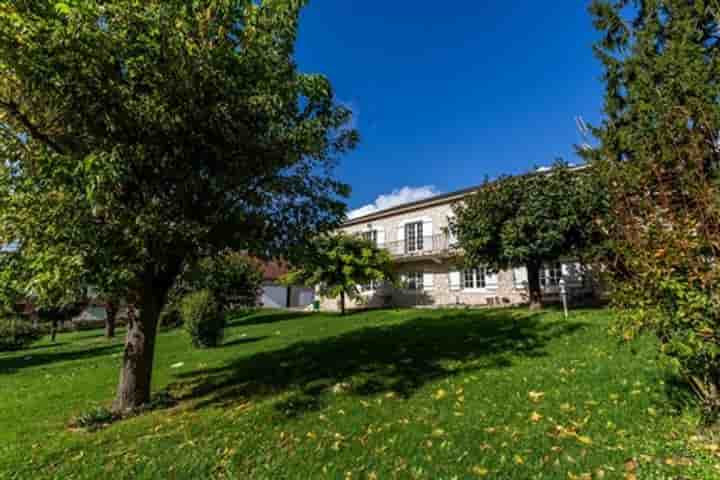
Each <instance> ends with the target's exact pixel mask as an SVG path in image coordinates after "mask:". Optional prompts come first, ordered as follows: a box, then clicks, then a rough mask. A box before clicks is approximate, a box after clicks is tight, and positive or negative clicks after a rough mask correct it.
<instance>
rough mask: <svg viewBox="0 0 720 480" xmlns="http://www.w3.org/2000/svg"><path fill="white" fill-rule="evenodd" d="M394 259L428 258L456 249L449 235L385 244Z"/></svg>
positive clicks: (384, 246) (383, 246)
mask: <svg viewBox="0 0 720 480" xmlns="http://www.w3.org/2000/svg"><path fill="white" fill-rule="evenodd" d="M382 248H385V249H386V250H388V251H389V252H390V255H392V256H393V257H426V256H428V255H438V254H442V253H447V252H449V251H450V250H452V249H453V248H454V247H453V245H452V242H451V241H450V238H449V237H448V235H445V234H440V235H429V236H425V237H420V238H416V239H405V240H400V241H397V242H385V243H384V244H383V245H382Z"/></svg>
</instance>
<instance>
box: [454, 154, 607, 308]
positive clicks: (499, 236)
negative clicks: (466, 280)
mask: <svg viewBox="0 0 720 480" xmlns="http://www.w3.org/2000/svg"><path fill="white" fill-rule="evenodd" d="M605 208H606V200H605V196H604V193H603V190H602V188H601V186H600V184H599V183H598V182H597V181H596V178H595V177H594V175H593V172H592V170H589V169H573V168H570V167H569V166H568V165H567V164H564V163H557V164H556V165H555V166H554V167H553V168H552V170H550V171H548V172H536V173H532V174H528V175H521V176H515V177H502V178H500V179H498V180H496V181H492V182H486V183H485V184H484V185H483V186H482V187H481V188H479V189H478V191H477V192H476V193H474V194H472V195H471V196H469V197H468V198H467V200H466V201H465V202H462V203H459V204H457V205H456V206H455V207H454V211H455V219H454V220H453V222H452V225H451V227H450V228H451V229H452V230H453V231H454V233H455V235H456V236H457V239H458V244H459V246H460V247H461V248H462V250H463V252H464V258H465V263H466V264H467V265H469V266H477V265H485V266H487V267H489V268H491V269H493V270H496V271H499V270H505V269H508V268H515V267H527V268H528V284H529V285H528V286H529V289H530V297H531V298H530V300H531V303H533V304H535V306H538V304H539V302H540V300H541V293H540V285H539V271H540V268H541V266H542V265H543V263H545V262H551V261H556V260H558V259H559V258H560V257H562V256H567V255H580V254H584V253H586V252H587V249H588V248H590V247H592V246H594V245H597V239H598V234H599V232H598V230H597V228H596V227H595V225H596V223H595V221H596V219H597V218H598V216H599V215H600V213H601V212H602V211H603V210H604V209H605Z"/></svg>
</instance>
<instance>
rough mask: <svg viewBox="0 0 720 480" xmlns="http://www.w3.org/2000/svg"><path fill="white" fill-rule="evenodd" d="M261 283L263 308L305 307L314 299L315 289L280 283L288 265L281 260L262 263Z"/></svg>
mask: <svg viewBox="0 0 720 480" xmlns="http://www.w3.org/2000/svg"><path fill="white" fill-rule="evenodd" d="M262 271H263V284H262V293H261V295H260V301H259V303H260V305H261V306H262V307H263V308H305V307H307V306H308V305H310V304H312V303H313V301H314V300H315V290H314V289H312V288H308V287H302V286H290V287H288V286H285V285H283V284H281V283H280V279H281V278H282V277H283V275H285V274H287V273H288V266H287V264H286V263H284V262H281V261H271V262H264V263H263V264H262Z"/></svg>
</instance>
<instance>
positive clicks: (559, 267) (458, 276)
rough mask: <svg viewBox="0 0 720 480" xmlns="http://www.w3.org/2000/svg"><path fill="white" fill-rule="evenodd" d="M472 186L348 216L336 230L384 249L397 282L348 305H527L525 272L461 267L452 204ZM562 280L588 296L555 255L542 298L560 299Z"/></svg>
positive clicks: (576, 271)
mask: <svg viewBox="0 0 720 480" xmlns="http://www.w3.org/2000/svg"><path fill="white" fill-rule="evenodd" d="M476 189H477V187H473V188H469V189H465V190H461V191H457V192H453V193H449V194H445V195H440V196H436V197H433V198H429V199H426V200H421V201H417V202H412V203H407V204H404V205H400V206H396V207H393V208H389V209H386V210H382V211H378V212H374V213H371V214H369V215H365V216H362V217H358V218H353V219H351V220H348V221H347V222H346V223H345V224H344V225H343V226H342V227H341V228H340V231H342V232H344V233H347V234H350V235H360V236H363V237H364V238H366V239H369V240H371V241H373V242H375V243H376V244H377V245H378V246H379V247H381V248H384V249H387V250H388V251H389V252H390V254H391V255H392V257H393V259H394V264H395V267H396V274H397V275H398V277H399V279H400V283H401V286H399V287H395V286H392V285H387V284H381V285H375V284H372V285H365V286H363V287H362V288H361V294H360V297H359V298H357V299H354V300H350V301H348V307H349V308H379V307H391V306H392V307H414V306H438V307H440V306H476V307H477V306H501V305H519V304H523V303H526V301H527V298H528V295H527V270H526V269H525V268H524V267H523V268H516V269H513V270H507V271H502V272H492V271H490V270H488V269H487V268H485V267H483V266H482V265H478V266H477V267H475V268H472V269H468V268H464V267H463V266H462V265H463V262H462V251H461V250H460V249H459V248H457V247H456V245H455V239H454V238H453V236H452V235H451V233H450V232H449V228H448V226H449V223H450V220H451V218H452V216H453V209H452V206H453V204H455V203H457V202H460V201H462V200H463V198H464V197H465V196H467V195H469V194H471V193H473V192H474V191H476ZM561 279H564V280H565V283H566V287H567V290H568V292H569V295H570V296H571V297H572V298H576V299H577V298H580V297H591V296H593V294H594V292H595V290H596V285H595V282H593V281H592V279H591V278H590V276H589V274H588V272H587V269H585V268H584V267H583V266H582V265H580V263H579V262H577V261H574V260H573V259H558V261H557V262H553V263H552V264H549V265H546V266H545V268H544V269H543V271H542V272H541V278H540V280H541V285H542V287H543V289H544V292H543V293H544V297H545V299H546V300H547V301H553V300H559V284H560V280H561ZM321 308H322V309H323V310H337V309H338V308H339V306H338V300H337V299H329V298H323V299H321Z"/></svg>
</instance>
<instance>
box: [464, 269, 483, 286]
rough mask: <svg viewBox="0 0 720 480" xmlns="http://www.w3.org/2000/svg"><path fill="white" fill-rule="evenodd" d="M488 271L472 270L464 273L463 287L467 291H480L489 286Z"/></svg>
mask: <svg viewBox="0 0 720 480" xmlns="http://www.w3.org/2000/svg"><path fill="white" fill-rule="evenodd" d="M486 274H487V272H486V270H485V269H484V268H472V269H470V270H465V271H464V272H463V287H464V288H465V290H480V289H482V288H485V287H486V286H487V281H486Z"/></svg>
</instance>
